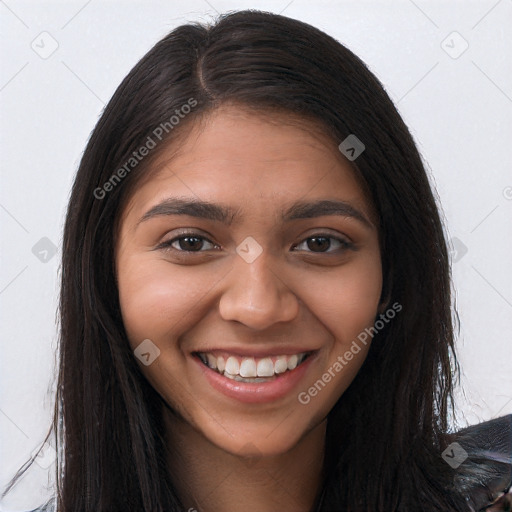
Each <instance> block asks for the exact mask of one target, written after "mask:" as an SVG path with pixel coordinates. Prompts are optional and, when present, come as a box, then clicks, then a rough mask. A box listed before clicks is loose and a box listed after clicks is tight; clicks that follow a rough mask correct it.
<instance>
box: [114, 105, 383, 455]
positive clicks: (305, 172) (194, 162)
mask: <svg viewBox="0 0 512 512" xmlns="http://www.w3.org/2000/svg"><path fill="white" fill-rule="evenodd" d="M272 120H273V121H274V122H269V120H268V119H265V117H263V116H262V115H258V114H256V113H248V112H245V111H243V110H240V109H237V108H236V107H233V106H231V107H222V108H220V109H218V110H216V111H215V112H214V113H213V114H211V115H209V116H208V118H206V120H204V122H202V123H201V125H199V124H197V125H194V126H193V127H192V128H191V131H190V133H188V134H187V136H186V138H185V140H184V141H183V142H182V143H181V144H180V150H179V153H178V154H172V158H171V153H170V152H169V153H168V161H167V162H166V164H165V165H163V166H162V167H160V168H159V170H158V172H155V173H153V174H150V175H149V178H148V179H147V180H146V181H145V182H143V183H142V185H141V186H140V187H139V188H138V189H137V190H136V192H135V193H134V194H133V196H132V197H131V199H130V201H129V203H128V204H127V207H126V208H125V210H124V211H123V212H122V217H121V222H120V228H119V237H118V241H117V245H116V269H117V270H116V271H117V278H118V285H119V297H120V304H121V310H122V316H123V321H124V324H125V328H126V331H127V334H128V337H129V342H130V345H131V348H132V349H133V350H134V357H136V358H137V362H138V364H139V365H140V367H141V369H142V371H143V373H144V375H145V376H146V378H147V379H148V381H149V382H150V383H151V385H152V386H153V387H154V388H155V389H156V390H157V391H158V393H159V394H160V395H161V396H162V397H163V399H164V400H165V402H166V403H167V404H168V405H169V406H170V408H171V409H172V410H173V411H175V412H176V413H177V416H178V417H180V418H181V419H180V421H181V422H182V423H183V424H185V425H187V426H189V427H190V428H191V429H193V430H194V431H195V432H196V433H199V434H200V435H201V436H202V437H203V438H204V439H205V440H207V441H208V442H209V443H212V444H213V445H215V446H216V447H218V448H220V449H222V450H225V451H227V452H230V453H232V454H241V455H254V454H260V455H267V454H268V455H272V454H279V453H284V452H286V451H288V450H290V449H291V448H293V447H294V446H296V445H297V444H298V443H299V442H300V441H301V440H303V439H304V438H305V437H306V436H308V435H309V434H311V433H312V432H313V431H314V429H315V428H320V426H322V425H323V424H325V422H324V420H325V418H326V415H327V414H328V413H329V411H330V410H331V409H332V407H333V406H334V404H335V403H336V401H337V400H338V398H339V397H340V396H341V395H342V393H343V392H344V391H345V390H346V389H347V387H348V386H349V385H350V383H351V382H352V380H353V379H354V377H355V375H356V373H357V371H358V370H359V368H360V367H361V365H362V363H363V361H364V359H365V357H366V354H367V352H368V349H369V345H370V339H369V338H368V336H366V339H365V340H364V342H363V341H362V340H363V338H365V337H364V336H361V334H362V333H364V332H365V328H368V327H370V326H373V324H374V321H375V318H376V315H377V314H378V308H379V299H380V294H381V287H382V272H381V259H380V252H379V244H378V231H377V228H376V226H375V223H374V221H373V220H372V218H373V215H372V211H371V205H370V203H369V202H368V201H367V199H366V198H365V195H364V193H363V190H362V189H361V187H360V186H359V184H358V182H357V180H356V178H355V177H354V172H353V170H352V169H351V167H350V164H349V162H348V161H346V160H345V159H344V157H343V156H342V155H341V153H340V152H339V151H338V148H337V147H336V145H335V144H334V143H333V142H331V141H329V140H328V139H327V138H325V137H323V136H321V135H320V134H319V133H317V132H314V131H313V130H312V129H311V126H309V127H308V126H307V125H306V124H305V123H303V125H300V124H297V123H293V122H290V119H289V118H287V117H285V116H284V115H281V114H279V115H277V114H273V115H272ZM301 126H302V127H301ZM163 157H164V160H165V155H163ZM358 336H359V338H358Z"/></svg>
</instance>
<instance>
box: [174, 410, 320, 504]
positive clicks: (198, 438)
mask: <svg viewBox="0 0 512 512" xmlns="http://www.w3.org/2000/svg"><path fill="white" fill-rule="evenodd" d="M165 421H166V425H167V441H168V444H167V445H168V446H169V453H168V465H169V471H170V474H171V475H172V478H173V484H174V487H175V488H176V489H177V492H178V494H179V497H180V500H181V502H182V504H183V506H184V507H185V510H190V511H191V512H193V511H194V509H196V510H197V511H200V512H218V511H219V510H222V511H223V512H235V511H236V512H239V511H240V510H265V512H310V511H311V510H312V508H313V506H314V504H315V502H316V499H317V495H318V493H319V490H320V487H321V483H322V465H323V455H324V443H325V426H326V422H325V421H324V422H323V423H321V424H320V425H318V426H316V427H315V428H314V429H313V430H311V431H310V432H309V433H307V434H306V435H305V436H304V437H303V438H302V439H301V441H299V443H297V445H296V446H294V447H293V448H292V449H291V450H290V451H288V452H287V453H283V454H279V455H270V456H261V457H257V458H251V459H247V458H241V457H239V456H236V455H233V454H231V453H228V452H226V451H224V450H223V449H221V448H219V447H218V446H216V445H214V444H212V443H211V442H210V441H209V440H208V439H206V438H205V437H203V435H202V434H201V433H199V432H197V431H196V430H194V429H193V428H192V427H191V426H190V425H189V424H188V423H186V422H184V421H183V420H182V419H179V418H177V417H176V416H174V415H172V413H170V412H169V411H167V410H166V412H165Z"/></svg>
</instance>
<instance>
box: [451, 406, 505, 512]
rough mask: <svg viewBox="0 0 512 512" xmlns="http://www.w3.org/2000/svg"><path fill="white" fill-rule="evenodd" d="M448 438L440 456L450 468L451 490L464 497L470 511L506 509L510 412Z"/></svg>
mask: <svg viewBox="0 0 512 512" xmlns="http://www.w3.org/2000/svg"><path fill="white" fill-rule="evenodd" d="M450 440H451V443H450V444H449V445H448V446H447V447H446V449H445V450H444V451H443V454H442V456H443V458H444V459H445V461H446V462H447V463H448V464H450V466H452V468H453V469H454V476H453V482H452V485H453V491H454V492H456V493H458V494H459V493H461V494H462V495H463V496H464V497H465V499H466V501H467V503H468V505H469V507H470V510H472V511H475V512H478V511H481V510H484V509H486V510H487V511H491V510H492V511H507V510H510V508H509V507H510V504H512V489H511V487H512V414H509V415H508V416H502V417H501V418H496V419H493V420H490V421H486V422H483V423H478V424H477V425H471V426H470V427H467V428H464V429H462V430H460V431H459V432H457V433H455V434H452V435H451V436H450ZM491 506H492V507H491ZM487 507H491V508H487Z"/></svg>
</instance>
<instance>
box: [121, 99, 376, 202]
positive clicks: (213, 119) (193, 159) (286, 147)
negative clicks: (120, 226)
mask: <svg viewBox="0 0 512 512" xmlns="http://www.w3.org/2000/svg"><path fill="white" fill-rule="evenodd" d="M169 195H176V196H195V197H196V198H198V199H202V200H208V201H220V202H223V203H226V204H228V203H229V204H233V206H235V207H240V208H243V207H244V206H246V207H249V205H250V206H251V208H252V209H253V210H254V208H255V207H256V205H257V204H258V203H259V204H260V206H261V208H262V209H263V210H265V209H266V210H268V209H269V208H272V207H273V206H276V207H277V205H278V204H280V203H283V202H293V201H296V200H298V199H319V198H326V196H331V197H330V198H333V199H334V198H340V199H341V198H342V199H343V200H348V201H351V202H353V203H354V204H355V205H357V206H359V207H364V206H366V207H367V208H368V209H369V206H370V205H369V203H368V201H367V199H366V198H365V197H364V193H363V190H362V189H361V187H360V186H359V183H358V180H357V179H356V175H355V172H354V170H353V168H352V166H351V164H350V163H349V162H348V161H347V160H346V159H345V158H344V157H343V156H342V155H341V153H340V152H339V150H338V148H337V145H336V143H335V142H334V141H333V140H332V139H331V138H330V137H328V136H327V135H326V133H325V132H324V131H323V128H322V126H321V125H320V123H318V122H316V123H315V122H314V121H311V120H309V119H305V118H300V117H298V116H294V115H290V114H286V113H281V112H273V113H262V112H254V111H248V110H247V109H243V108H240V107H236V106H224V107H221V108H218V109H217V110H215V111H213V112H212V113H209V114H208V115H207V116H205V117H203V118H202V119H199V120H198V121H194V122H193V123H192V124H191V126H190V128H188V129H187V131H186V133H185V135H184V136H181V137H179V140H177V141H176V142H175V144H174V145H173V143H172V142H171V143H170V144H169V147H168V149H167V150H165V149H164V150H163V151H162V153H161V154H160V157H159V159H158V160H157V161H156V162H155V163H154V165H153V166H152V168H151V169H149V170H148V173H147V176H146V177H145V178H144V179H143V181H142V182H141V183H140V186H138V187H137V190H136V191H135V193H134V194H133V195H132V197H131V200H130V208H129V209H131V208H132V207H136V209H137V210H138V209H139V208H143V207H146V206H149V205H150V204H151V203H156V202H158V201H159V200H162V199H164V198H165V197H168V196H169Z"/></svg>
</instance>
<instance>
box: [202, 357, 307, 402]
mask: <svg viewBox="0 0 512 512" xmlns="http://www.w3.org/2000/svg"><path fill="white" fill-rule="evenodd" d="M315 355H316V354H314V353H313V354H310V355H309V356H308V358H307V359H306V360H305V361H304V362H303V363H301V364H300V365H299V366H297V368H295V369H294V370H288V371H286V372H285V373H283V374H281V375H279V376H278V377H277V378H276V379H274V380H271V381H269V382H263V383H262V382H254V383H248V382H238V381H236V380H232V379H229V378H228V377H224V376H223V375H221V374H220V373H217V372H216V371H215V370H212V369H211V368H209V367H208V366H206V365H205V364H204V363H203V362H202V361H201V360H200V359H199V358H198V357H196V356H192V358H193V359H194V360H195V361H196V363H197V364H198V365H199V368H200V369H201V371H202V372H203V375H204V376H205V378H206V380H207V381H208V382H209V384H210V385H211V386H212V388H214V389H216V390H217V391H220V392H221V393H223V394H224V395H226V396H228V397H230V398H234V399H236V400H238V401H240V402H245V403H251V404H254V403H265V402H272V401H273V400H278V399H279V398H282V397H284V396H286V395H288V394H289V393H291V391H292V390H293V389H294V388H295V386H297V384H298V383H299V382H300V380H301V379H302V378H303V376H304V374H305V373H306V372H307V370H308V368H309V366H310V365H311V363H312V361H313V359H314V358H315Z"/></svg>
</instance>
